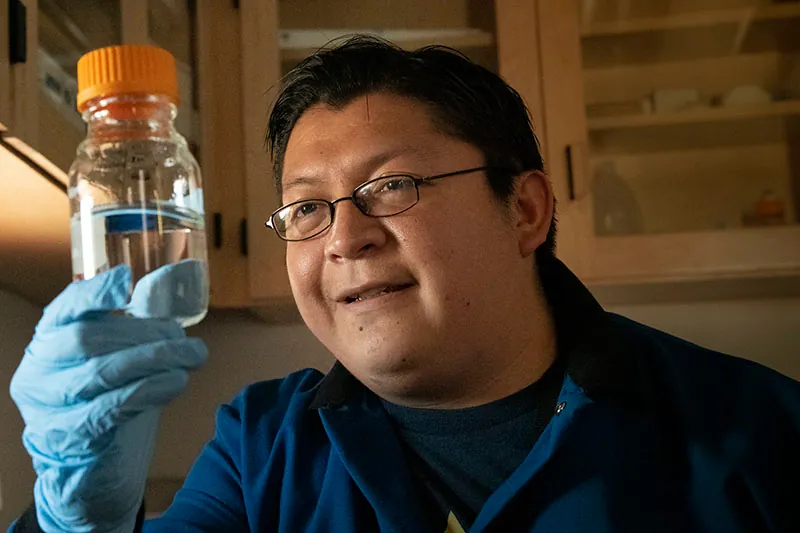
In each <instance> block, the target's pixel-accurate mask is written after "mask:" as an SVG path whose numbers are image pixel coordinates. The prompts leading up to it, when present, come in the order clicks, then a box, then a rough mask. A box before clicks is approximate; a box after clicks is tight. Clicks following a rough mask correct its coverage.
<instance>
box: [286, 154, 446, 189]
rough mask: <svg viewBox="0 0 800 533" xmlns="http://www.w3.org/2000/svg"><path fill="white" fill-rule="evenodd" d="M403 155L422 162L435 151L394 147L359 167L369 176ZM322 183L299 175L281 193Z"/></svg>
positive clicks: (312, 176)
mask: <svg viewBox="0 0 800 533" xmlns="http://www.w3.org/2000/svg"><path fill="white" fill-rule="evenodd" d="M405 155H414V156H415V157H416V158H418V159H420V160H422V161H424V160H427V159H431V158H433V157H435V155H436V152H435V150H432V149H421V148H420V147H419V146H408V145H403V146H398V147H395V148H393V149H391V150H386V151H383V152H378V153H377V154H374V155H372V156H371V157H370V158H369V159H367V160H366V161H364V162H363V163H361V164H360V165H359V166H360V167H361V169H362V172H364V174H369V173H371V172H373V171H374V170H375V169H376V168H378V167H380V166H382V165H384V164H386V163H387V162H388V161H391V160H392V159H396V158H398V157H401V156H405ZM394 170H398V171H401V170H405V169H394ZM365 179H368V178H365ZM324 182H325V179H324V178H322V177H320V176H316V175H314V174H306V175H300V176H297V177H296V178H290V179H289V181H284V182H283V191H284V192H286V191H288V190H290V189H292V188H294V187H295V186H301V185H310V186H314V185H319V184H321V183H324Z"/></svg>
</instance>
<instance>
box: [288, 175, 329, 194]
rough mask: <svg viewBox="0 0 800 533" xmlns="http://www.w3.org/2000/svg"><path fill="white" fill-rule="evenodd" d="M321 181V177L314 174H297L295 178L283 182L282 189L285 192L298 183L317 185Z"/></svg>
mask: <svg viewBox="0 0 800 533" xmlns="http://www.w3.org/2000/svg"><path fill="white" fill-rule="evenodd" d="M322 182H323V180H322V178H318V177H316V176H298V177H297V178H292V179H291V180H290V181H289V182H288V183H287V182H283V191H284V192H286V191H288V190H289V189H292V188H294V187H297V186H300V185H319V184H320V183H322Z"/></svg>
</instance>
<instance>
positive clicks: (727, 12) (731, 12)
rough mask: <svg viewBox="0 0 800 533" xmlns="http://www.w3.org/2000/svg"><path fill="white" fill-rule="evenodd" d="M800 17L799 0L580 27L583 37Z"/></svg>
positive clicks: (743, 23)
mask: <svg viewBox="0 0 800 533" xmlns="http://www.w3.org/2000/svg"><path fill="white" fill-rule="evenodd" d="M792 18H800V2H796V3H791V4H782V5H772V6H765V7H759V8H749V9H747V8H746V9H724V10H715V11H699V12H695V13H681V14H677V15H671V16H664V17H653V18H649V17H648V18H638V19H630V20H619V21H613V22H601V23H594V24H591V25H590V26H587V27H584V28H583V29H582V30H581V36H582V37H599V36H605V35H625V34H631V33H645V32H657V31H670V30H679V29H686V28H697V27H707V26H718V25H724V24H742V25H745V24H750V23H753V22H759V21H769V20H783V19H792Z"/></svg>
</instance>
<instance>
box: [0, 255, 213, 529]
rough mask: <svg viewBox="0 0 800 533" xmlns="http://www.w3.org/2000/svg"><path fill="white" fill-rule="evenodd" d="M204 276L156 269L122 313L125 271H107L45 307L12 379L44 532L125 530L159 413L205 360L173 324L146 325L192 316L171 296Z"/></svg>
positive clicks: (193, 302)
mask: <svg viewBox="0 0 800 533" xmlns="http://www.w3.org/2000/svg"><path fill="white" fill-rule="evenodd" d="M203 268H204V267H203V265H202V264H201V263H198V262H196V261H184V262H182V263H178V264H174V265H167V266H165V267H162V268H159V269H158V270H156V271H154V272H152V273H150V274H148V275H147V276H145V277H144V278H142V280H140V281H139V282H138V283H137V284H136V287H135V288H134V291H133V295H132V296H131V303H130V305H126V301H127V297H128V294H129V289H130V284H131V277H130V276H131V274H130V270H129V269H128V268H127V267H126V266H119V267H115V268H114V269H112V270H109V271H107V272H104V273H102V274H99V275H98V276H95V277H94V278H92V279H90V280H87V281H81V282H76V283H73V284H71V285H69V286H68V287H67V288H66V289H65V290H64V292H62V293H61V294H60V295H59V296H58V297H57V298H56V299H55V300H53V302H52V303H51V304H50V305H49V306H48V307H46V308H45V310H44V313H43V316H42V319H41V321H40V322H39V324H38V325H37V327H36V332H35V334H34V337H33V340H32V342H31V343H30V345H28V347H27V348H26V350H25V356H24V357H23V359H22V362H21V363H20V366H19V368H18V369H17V371H16V373H15V374H14V377H13V378H12V380H11V397H12V398H13V400H14V402H16V404H17V406H18V407H19V410H20V413H21V414H22V418H23V419H24V421H25V431H24V432H23V437H22V439H23V444H24V445H25V448H26V449H27V450H28V453H29V454H30V455H31V458H32V459H33V466H34V469H35V470H36V473H37V475H38V479H37V480H36V485H35V488H34V495H35V501H36V513H37V518H38V521H39V525H40V527H41V528H42V529H43V530H44V531H46V532H53V531H71V532H88V531H92V532H98V531H103V532H122V531H125V532H130V531H132V530H133V527H134V524H135V521H136V514H137V512H138V510H139V506H140V505H141V502H142V497H143V493H144V485H145V480H146V476H147V470H148V466H149V462H150V458H151V456H152V453H153V446H154V443H155V436H156V431H157V428H158V420H159V414H160V407H161V406H163V405H165V404H167V403H168V402H169V401H170V400H172V399H173V398H175V397H176V396H178V395H179V394H180V393H181V392H182V391H183V390H184V389H185V387H186V384H187V380H188V371H189V370H191V369H194V368H197V367H198V366H200V365H201V364H203V362H205V360H206V358H207V350H206V347H205V344H203V342H202V341H201V340H200V339H190V338H187V337H186V334H185V333H184V331H183V329H182V328H181V327H180V326H179V325H178V323H177V322H175V321H174V320H169V319H165V318H146V317H148V316H149V317H152V316H153V313H154V311H161V312H166V310H169V311H170V312H181V313H185V314H188V315H191V314H194V313H195V312H197V311H198V309H197V306H198V305H199V302H201V301H203V298H198V297H197V295H195V294H193V291H184V293H183V297H181V296H176V294H175V292H174V291H172V290H171V288H174V287H176V286H186V283H187V282H188V283H189V286H191V284H192V283H193V282H192V280H194V279H197V276H198V275H203V274H204V273H203V272H202V269H203ZM121 310H124V311H125V313H122V312H120V311H121ZM157 316H158V315H157ZM162 316H163V315H162Z"/></svg>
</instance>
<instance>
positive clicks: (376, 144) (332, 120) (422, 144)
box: [283, 94, 447, 190]
mask: <svg viewBox="0 0 800 533" xmlns="http://www.w3.org/2000/svg"><path fill="white" fill-rule="evenodd" d="M367 108H369V111H367ZM367 113H369V115H370V118H369V119H367ZM440 135H442V133H440V132H439V131H438V129H436V128H435V127H434V125H433V123H432V121H431V119H430V115H429V113H428V111H427V106H424V105H423V104H420V103H419V102H416V101H414V100H412V99H409V98H405V97H400V96H396V95H388V94H372V95H370V96H369V97H366V96H364V97H360V98H359V99H356V100H354V101H353V102H351V103H350V104H348V105H347V106H344V107H341V108H339V107H331V106H328V105H327V104H317V105H315V106H314V107H313V108H309V110H307V111H306V112H305V113H304V114H303V115H302V116H301V117H300V119H299V120H298V121H297V124H296V125H295V127H294V129H293V131H292V134H291V136H290V139H289V142H288V143H287V147H286V152H285V156H284V165H283V170H284V172H283V174H284V175H283V183H284V190H285V189H286V188H288V187H290V186H291V183H292V181H293V180H298V183H300V182H303V181H305V180H304V179H301V178H307V177H310V176H316V175H319V174H321V173H323V172H325V171H330V168H331V167H336V166H341V167H343V168H354V169H360V170H364V171H369V169H371V168H376V167H378V166H380V165H381V164H383V163H385V162H388V161H391V160H393V159H399V158H403V159H404V160H406V159H407V160H414V161H424V160H431V159H435V158H438V157H441V154H442V149H443V144H447V142H446V139H437V141H436V142H432V141H431V138H430V137H431V136H436V137H439V136H440Z"/></svg>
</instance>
